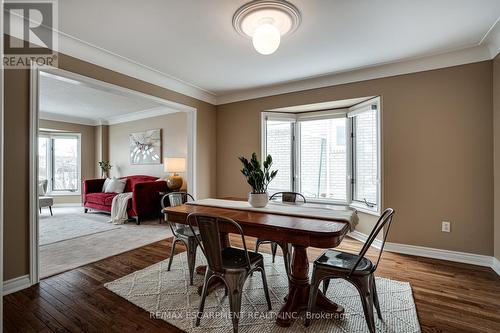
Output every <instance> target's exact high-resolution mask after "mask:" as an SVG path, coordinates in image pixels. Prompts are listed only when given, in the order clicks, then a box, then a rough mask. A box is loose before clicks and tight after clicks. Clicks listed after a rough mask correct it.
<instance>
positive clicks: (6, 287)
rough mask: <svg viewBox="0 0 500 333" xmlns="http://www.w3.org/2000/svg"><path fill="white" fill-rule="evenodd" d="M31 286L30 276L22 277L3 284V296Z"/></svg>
mask: <svg viewBox="0 0 500 333" xmlns="http://www.w3.org/2000/svg"><path fill="white" fill-rule="evenodd" d="M30 286H31V282H30V276H29V275H23V276H19V277H16V278H13V279H10V280H7V281H4V282H3V296H5V295H8V294H12V293H15V292H16V291H19V290H22V289H25V288H28V287H30Z"/></svg>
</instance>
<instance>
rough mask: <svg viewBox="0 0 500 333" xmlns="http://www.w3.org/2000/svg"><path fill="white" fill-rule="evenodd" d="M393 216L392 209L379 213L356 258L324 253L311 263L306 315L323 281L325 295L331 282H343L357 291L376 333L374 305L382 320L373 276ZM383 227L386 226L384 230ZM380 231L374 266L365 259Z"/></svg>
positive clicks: (371, 330) (351, 255)
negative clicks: (382, 235)
mask: <svg viewBox="0 0 500 333" xmlns="http://www.w3.org/2000/svg"><path fill="white" fill-rule="evenodd" d="M393 216H394V210H393V209H392V208H387V209H386V210H385V211H384V212H383V213H382V215H381V216H380V218H379V219H378V221H377V223H376V224H375V227H374V228H373V230H372V232H371V233H370V235H369V236H368V239H367V240H366V242H365V244H364V245H363V248H362V249H361V251H360V252H359V254H358V255H355V254H350V253H346V252H340V251H335V250H327V251H325V252H324V253H323V254H322V255H321V256H320V257H319V258H318V259H316V260H315V261H314V268H313V273H312V278H311V290H310V293H309V302H308V306H307V313H308V314H310V313H311V311H313V304H315V303H316V296H317V294H318V289H319V284H320V282H321V281H323V294H325V295H326V291H327V290H328V285H329V281H330V279H336V278H341V279H345V280H347V281H349V282H350V283H352V284H353V285H354V286H355V287H356V289H358V291H359V294H360V296H361V303H362V305H363V311H364V314H365V319H366V323H367V325H368V328H369V329H370V332H375V318H374V315H373V306H374V305H375V309H376V310H377V315H378V317H379V318H380V319H382V313H381V312H380V304H379V301H378V295H377V288H376V286H375V275H374V273H375V270H376V269H377V266H378V263H379V262H380V258H381V256H382V252H383V250H384V245H385V241H386V239H387V234H388V232H389V228H390V226H391V223H392V218H393ZM385 226H387V227H386V228H385V229H384V227H385ZM382 230H384V238H383V239H382V246H381V247H380V250H379V253H378V258H377V262H376V263H375V264H373V262H372V261H371V260H370V259H368V258H365V255H366V252H367V251H368V249H369V248H370V246H371V244H372V243H373V241H374V240H375V238H376V237H377V235H378V234H379V233H380V231H382ZM310 318H311V316H306V322H305V325H306V326H309V324H310V321H311V319H310Z"/></svg>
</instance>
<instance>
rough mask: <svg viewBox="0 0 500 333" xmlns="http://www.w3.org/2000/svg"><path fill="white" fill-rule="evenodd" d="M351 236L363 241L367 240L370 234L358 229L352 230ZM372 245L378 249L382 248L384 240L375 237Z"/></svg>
mask: <svg viewBox="0 0 500 333" xmlns="http://www.w3.org/2000/svg"><path fill="white" fill-rule="evenodd" d="M349 236H350V237H352V238H354V239H355V240H358V241H360V242H362V243H364V242H366V240H367V239H368V235H365V234H364V233H362V232H359V231H356V230H354V231H352V232H350V233H349ZM386 245H387V243H386ZM372 246H373V247H374V248H376V249H380V247H381V246H382V241H381V240H380V239H375V240H374V241H373V243H372Z"/></svg>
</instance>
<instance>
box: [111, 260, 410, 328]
mask: <svg viewBox="0 0 500 333" xmlns="http://www.w3.org/2000/svg"><path fill="white" fill-rule="evenodd" d="M263 255H264V260H265V269H266V275H267V282H268V284H269V293H270V297H271V302H272V310H271V311H267V306H266V301H265V296H264V291H263V288H262V280H261V276H260V274H259V273H258V272H256V273H254V274H253V277H250V278H249V279H248V280H247V282H246V284H245V287H244V291H243V298H242V309H241V315H240V325H239V331H240V332H259V333H263V332H283V333H284V332H369V331H368V326H367V325H366V322H365V317H364V314H363V308H362V305H361V301H360V297H359V294H358V292H357V290H356V289H355V287H354V286H352V285H351V284H350V283H348V282H347V281H344V280H340V279H337V280H332V281H331V282H330V287H329V289H328V293H327V296H328V298H331V299H334V300H335V301H336V302H337V303H339V304H341V305H343V306H344V307H345V315H344V316H343V318H341V319H316V320H312V322H311V325H310V326H309V327H305V326H304V324H303V323H304V320H303V319H302V318H300V319H297V320H295V322H294V324H293V325H292V327H290V328H282V327H279V326H277V325H276V324H275V318H276V313H277V311H278V310H279V309H280V307H281V305H282V302H283V298H284V297H285V295H286V294H287V291H288V281H287V278H286V273H285V269H284V266H283V264H282V262H283V261H282V259H281V258H277V259H276V263H275V264H273V263H272V261H271V256H270V255H268V254H263ZM280 259H281V260H280ZM196 263H197V265H199V264H204V263H205V260H204V258H203V256H202V255H198V256H197V261H196ZM167 265H168V260H164V261H161V262H159V263H157V264H155V265H152V266H150V267H147V268H145V269H142V270H140V271H137V272H134V273H132V274H130V275H127V276H125V277H122V278H120V279H117V280H115V281H112V282H110V283H107V284H105V287H106V288H108V289H109V290H110V291H112V292H114V293H116V294H118V295H120V296H121V297H123V298H125V299H126V300H128V301H129V302H131V303H133V304H135V305H137V306H138V307H140V308H142V309H144V310H146V311H148V312H149V313H150V316H151V317H152V318H156V319H162V320H164V321H166V322H168V323H169V324H171V325H174V326H176V327H178V328H180V329H182V330H184V331H186V332H217V333H222V332H232V324H231V318H230V317H229V305H228V299H227V296H224V289H222V288H221V289H218V290H216V291H214V292H212V293H210V294H209V296H207V299H206V302H205V312H204V317H203V318H202V319H201V323H200V326H199V327H195V325H194V324H195V319H196V313H197V311H198V305H199V302H200V299H201V297H200V296H198V294H197V287H196V285H199V284H201V283H202V282H203V277H202V276H200V275H196V277H195V283H194V284H195V286H190V285H189V282H188V281H189V271H188V268H187V259H186V253H185V252H183V253H181V254H178V255H176V256H175V257H174V260H173V264H172V269H171V271H167ZM311 270H312V266H311ZM311 270H310V271H311ZM376 284H377V291H378V295H379V300H380V307H381V310H382V314H383V318H384V319H383V320H379V319H378V318H377V316H376V315H375V323H376V327H377V332H398V333H406V332H408V333H409V332H420V325H419V322H418V318H417V313H416V308H415V303H414V301H413V296H412V290H411V286H410V284H409V283H408V282H400V281H394V280H389V279H385V278H376Z"/></svg>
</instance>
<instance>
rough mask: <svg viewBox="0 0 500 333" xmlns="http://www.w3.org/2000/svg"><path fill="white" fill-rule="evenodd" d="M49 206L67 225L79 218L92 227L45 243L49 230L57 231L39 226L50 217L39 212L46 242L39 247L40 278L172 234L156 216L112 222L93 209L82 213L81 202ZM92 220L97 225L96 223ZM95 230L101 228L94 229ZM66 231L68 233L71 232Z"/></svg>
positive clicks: (78, 221) (105, 215)
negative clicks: (71, 204)
mask: <svg viewBox="0 0 500 333" xmlns="http://www.w3.org/2000/svg"><path fill="white" fill-rule="evenodd" d="M52 210H53V211H54V216H53V217H58V218H59V217H60V219H61V221H65V222H67V226H69V227H70V228H72V227H74V228H79V224H80V223H82V222H83V225H90V224H89V223H87V222H88V220H90V221H92V222H93V224H92V225H91V226H92V228H93V231H92V233H90V232H88V233H83V232H82V233H80V235H79V236H78V237H73V238H69V239H64V240H60V241H56V242H54V243H50V244H47V243H46V242H47V239H53V238H52V236H51V235H49V234H48V233H51V232H56V231H54V230H53V228H48V227H42V225H43V224H46V223H51V222H52V218H53V217H51V216H40V233H39V234H40V236H39V237H40V240H43V241H44V242H45V245H42V246H40V247H39V249H40V278H45V277H48V276H51V275H54V274H58V273H62V272H65V271H67V270H70V269H74V268H76V267H80V266H83V265H86V264H90V263H92V262H95V261H98V260H102V259H104V258H108V257H111V256H114V255H117V254H120V253H123V252H126V251H130V250H134V249H137V248H139V247H142V246H145V245H148V244H151V243H154V242H158V241H160V240H163V239H166V238H169V237H171V236H172V232H171V231H170V228H169V227H168V225H167V224H166V223H162V224H159V223H158V219H154V220H149V221H143V222H141V224H140V225H136V224H135V222H127V223H125V224H120V225H113V224H111V223H108V222H107V221H109V219H110V216H109V214H104V213H95V212H89V213H87V214H84V213H83V208H82V207H81V206H79V207H77V206H72V207H68V206H54V207H53V208H52ZM45 215H47V214H45ZM95 224H98V225H99V226H100V227H96V226H95ZM97 230H100V231H98V232H96V231H97ZM65 235H66V236H68V235H70V233H66V234H65ZM73 235H74V234H73ZM61 237H62V236H61ZM59 238H60V237H59Z"/></svg>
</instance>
